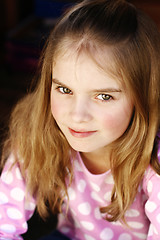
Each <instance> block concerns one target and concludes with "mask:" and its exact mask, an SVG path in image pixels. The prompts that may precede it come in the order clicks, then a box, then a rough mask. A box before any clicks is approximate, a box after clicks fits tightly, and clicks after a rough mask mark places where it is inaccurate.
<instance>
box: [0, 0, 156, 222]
mask: <svg viewBox="0 0 160 240" xmlns="http://www.w3.org/2000/svg"><path fill="white" fill-rule="evenodd" d="M68 48H69V49H71V48H72V49H74V50H75V53H77V51H79V52H80V51H85V52H86V53H87V54H88V55H89V56H91V57H92V59H93V60H94V61H95V62H96V63H97V64H98V65H99V66H100V67H101V68H103V69H104V70H107V71H111V72H112V73H113V74H114V76H116V77H117V79H120V80H121V81H122V83H123V84H124V85H125V87H126V89H127V91H128V93H129V94H130V97H131V98H132V100H133V102H134V112H133V116H132V119H131V122H130V124H129V126H128V129H127V130H126V132H125V133H124V134H123V135H122V136H121V137H120V138H119V139H117V140H116V141H115V142H114V143H113V144H112V148H113V151H112V157H111V171H112V174H113V178H114V182H115V184H114V188H113V192H112V197H111V204H110V205H109V206H107V207H103V208H101V212H105V213H108V214H107V217H106V219H107V220H108V221H115V220H118V219H122V220H124V215H125V211H126V210H127V209H128V207H129V206H130V205H131V203H132V202H133V200H134V198H135V195H136V193H137V189H138V186H139V184H140V182H141V180H142V177H143V175H144V172H145V170H146V168H147V167H148V165H149V164H151V166H152V167H153V168H154V169H155V170H156V172H157V173H158V174H160V166H159V163H158V161H157V156H156V151H157V149H156V146H155V144H154V141H155V137H156V133H157V131H158V128H159V119H160V118H159V105H160V89H159V86H160V71H159V69H160V36H159V33H158V31H157V28H156V27H155V24H154V23H153V22H152V21H151V20H150V19H148V17H146V16H145V15H144V14H143V13H142V12H140V11H139V10H137V9H136V8H135V7H134V6H133V5H131V4H130V3H128V2H126V1H124V0H112V1H111V0H93V1H89V0H88V1H87V0H86V1H82V2H81V3H79V4H77V5H75V6H74V7H72V8H71V10H69V11H68V12H67V13H66V14H65V15H64V16H63V17H62V18H61V20H60V21H59V23H58V24H57V25H56V27H55V28H54V30H53V31H52V32H51V34H50V37H49V39H48V42H47V44H46V47H45V49H44V53H43V54H42V58H41V62H42V69H41V74H40V79H39V82H38V84H37V87H36V88H35V90H34V91H33V92H32V93H30V94H29V95H28V96H26V97H25V98H24V99H22V100H21V101H20V102H19V103H18V105H17V106H16V107H15V109H14V111H13V113H12V116H11V124H10V131H9V138H8V140H7V141H6V147H5V148H4V153H5V154H4V156H3V158H4V159H5V158H6V153H8V152H9V151H13V152H14V153H15V156H16V159H17V161H19V160H18V159H23V163H21V162H20V166H21V169H22V172H23V173H24V174H25V173H26V171H27V174H25V177H26V182H27V186H28V189H29V191H30V192H31V193H32V194H35V196H36V198H37V208H38V211H39V213H40V214H41V216H43V217H45V216H46V214H47V210H48V207H49V208H50V209H51V210H52V211H55V210H58V211H60V209H61V205H62V202H63V197H64V196H65V195H66V194H67V185H66V182H65V180H66V178H69V180H70V182H71V181H72V176H73V174H74V173H73V169H72V164H71V161H70V157H71V155H73V151H72V149H71V148H70V146H69V145H68V143H67V141H66V139H65V137H64V135H63V134H62V132H61V131H60V129H59V128H58V126H57V124H56V122H55V120H54V119H53V117H52V114H51V107H50V90H51V79H52V70H53V62H54V61H56V58H57V57H58V56H59V55H60V54H65V52H67V49H68ZM108 49H110V52H111V59H110V61H111V62H112V63H113V64H110V63H109V59H107V57H106V56H105V50H108ZM102 51H103V55H102V56H100V53H101V52H102ZM98 55H99V56H98ZM53 71H54V70H53ZM6 149H9V150H8V152H7V150H6Z"/></svg>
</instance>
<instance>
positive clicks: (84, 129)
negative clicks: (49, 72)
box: [51, 53, 133, 174]
mask: <svg viewBox="0 0 160 240" xmlns="http://www.w3.org/2000/svg"><path fill="white" fill-rule="evenodd" d="M56 60H57V61H56V63H55V64H54V66H53V80H52V89H51V111H52V115H53V117H54V119H55V121H56V122H57V124H58V126H59V128H60V129H61V131H62V132H63V134H64V135H65V137H66V139H67V140H68V142H69V144H70V146H71V147H72V148H73V149H74V150H76V151H79V152H81V156H82V159H83V161H84V164H85V165H86V167H87V168H88V170H89V171H90V172H92V173H94V174H100V173H103V172H105V171H107V170H109V168H110V164H109V162H110V161H109V156H110V145H111V143H112V142H114V141H115V140H116V139H118V138H119V137H120V136H121V135H122V134H123V133H124V132H125V130H126V129H127V127H128V125H129V122H130V119H131V116H132V112H133V104H132V101H131V99H130V97H129V95H128V94H127V93H126V91H125V89H124V88H123V87H122V85H121V84H120V81H119V82H118V81H116V79H114V78H113V77H111V76H109V75H107V74H106V73H105V72H104V71H102V69H100V68H98V67H97V65H96V64H95V63H94V62H93V61H92V60H91V58H89V57H88V56H87V55H86V54H83V53H81V54H80V55H79V56H78V58H77V55H76V54H73V53H72V54H66V55H64V56H62V57H59V58H57V59H56Z"/></svg>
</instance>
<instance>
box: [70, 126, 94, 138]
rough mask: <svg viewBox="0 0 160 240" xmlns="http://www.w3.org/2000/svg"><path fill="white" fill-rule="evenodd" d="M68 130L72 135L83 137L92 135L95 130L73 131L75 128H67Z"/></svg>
mask: <svg viewBox="0 0 160 240" xmlns="http://www.w3.org/2000/svg"><path fill="white" fill-rule="evenodd" d="M69 132H70V133H71V135H72V136H73V137H77V138H84V137H89V136H91V135H93V134H94V133H95V132H97V131H75V130H73V129H71V128H69Z"/></svg>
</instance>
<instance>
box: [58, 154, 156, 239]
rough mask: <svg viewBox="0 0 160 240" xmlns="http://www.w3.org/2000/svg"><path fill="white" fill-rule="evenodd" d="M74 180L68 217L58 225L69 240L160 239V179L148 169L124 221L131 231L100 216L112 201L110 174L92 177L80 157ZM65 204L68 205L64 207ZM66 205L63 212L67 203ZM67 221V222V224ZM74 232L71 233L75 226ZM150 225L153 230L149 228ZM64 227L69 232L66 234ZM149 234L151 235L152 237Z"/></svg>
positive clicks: (76, 164) (70, 190) (76, 165)
mask: <svg viewBox="0 0 160 240" xmlns="http://www.w3.org/2000/svg"><path fill="white" fill-rule="evenodd" d="M74 163H75V174H74V180H73V182H72V184H71V186H70V187H69V189H68V194H69V198H70V202H69V211H68V217H67V218H66V217H63V218H61V219H60V221H59V225H58V229H60V230H63V232H64V233H65V232H67V233H65V234H66V235H67V236H68V237H70V239H76V238H77V239H81V240H153V239H156V240H157V239H160V177H159V176H158V175H157V174H155V172H154V171H153V170H152V169H151V168H148V169H147V170H146V172H145V176H144V179H143V182H142V184H141V185H140V186H139V188H138V192H137V195H136V198H135V200H134V202H133V204H132V205H131V207H130V209H128V210H127V211H126V214H125V217H126V221H127V223H128V225H129V226H130V228H127V227H125V226H124V225H123V224H121V222H120V221H117V222H111V223H110V222H107V221H106V220H105V214H102V213H101V212H100V207H104V206H106V205H107V204H109V203H110V201H111V192H112V188H113V184H114V181H113V177H112V175H111V172H110V171H108V172H107V173H105V174H100V175H94V174H91V173H90V172H89V171H88V170H87V169H86V167H85V165H84V164H83V162H82V159H81V158H80V155H79V156H78V157H77V160H75V162H74ZM65 204H66V205H65ZM65 204H64V212H65V210H66V208H67V202H65ZM67 219H68V220H67ZM73 223H75V228H74V229H73V231H72V227H69V226H72V224H73ZM151 225H153V226H152V228H151V227H150V226H151ZM65 227H66V228H67V231H65ZM149 234H150V235H149Z"/></svg>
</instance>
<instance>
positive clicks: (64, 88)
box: [58, 87, 71, 94]
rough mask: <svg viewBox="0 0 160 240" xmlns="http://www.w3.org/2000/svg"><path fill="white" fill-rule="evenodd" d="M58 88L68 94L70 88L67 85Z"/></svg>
mask: <svg viewBox="0 0 160 240" xmlns="http://www.w3.org/2000/svg"><path fill="white" fill-rule="evenodd" d="M58 90H59V91H60V92H61V93H63V94H70V93H71V90H70V89H69V88H67V87H58Z"/></svg>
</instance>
